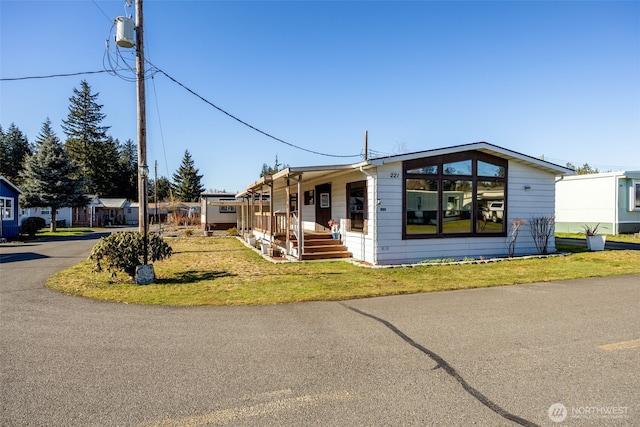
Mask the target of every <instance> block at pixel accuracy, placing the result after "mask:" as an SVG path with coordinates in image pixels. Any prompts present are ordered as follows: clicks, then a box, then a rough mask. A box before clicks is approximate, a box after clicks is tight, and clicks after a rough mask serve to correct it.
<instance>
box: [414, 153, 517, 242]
mask: <svg viewBox="0 0 640 427" xmlns="http://www.w3.org/2000/svg"><path fill="white" fill-rule="evenodd" d="M403 170H404V198H403V209H404V212H405V221H404V227H403V238H407V239H415V238H428V237H462V236H482V235H485V236H486V235H494V236H495V235H505V234H506V225H505V224H504V221H503V219H504V218H506V214H505V213H506V207H507V201H506V182H507V161H506V160H505V159H501V158H499V157H494V156H491V155H488V154H484V153H480V152H475V151H470V152H465V153H456V154H451V155H444V156H437V157H429V158H423V159H415V160H409V161H407V162H405V163H404V167H403Z"/></svg>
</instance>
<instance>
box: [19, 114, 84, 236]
mask: <svg viewBox="0 0 640 427" xmlns="http://www.w3.org/2000/svg"><path fill="white" fill-rule="evenodd" d="M49 125H50V123H49ZM45 134H46V135H47V136H46V137H44V139H42V140H39V141H38V150H37V151H36V153H35V154H34V155H33V156H29V157H28V158H27V160H26V162H25V168H24V170H23V171H22V172H21V173H20V176H21V178H22V180H23V181H22V191H23V193H24V194H23V196H24V199H23V200H24V202H23V203H24V205H25V206H26V207H42V208H51V231H56V210H57V209H59V208H62V207H75V206H85V205H86V204H87V202H88V201H87V200H86V198H85V196H84V195H83V192H82V181H81V180H80V179H79V178H75V177H76V176H77V174H78V169H79V168H78V167H77V166H75V165H74V164H73V163H72V162H71V159H70V158H69V156H68V154H67V152H66V151H65V150H64V147H63V146H62V143H61V142H60V140H59V139H58V137H57V136H56V135H55V133H53V131H51V129H50V126H47V122H45V124H44V125H43V127H42V133H41V135H45Z"/></svg>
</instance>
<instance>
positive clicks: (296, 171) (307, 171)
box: [236, 162, 367, 198]
mask: <svg viewBox="0 0 640 427" xmlns="http://www.w3.org/2000/svg"><path fill="white" fill-rule="evenodd" d="M360 165H363V166H364V165H367V163H366V162H360V163H355V164H345V165H324V166H297V167H293V166H290V167H287V168H285V169H283V170H281V171H279V172H277V173H275V174H273V175H266V176H263V177H261V178H260V179H259V180H257V181H255V182H254V183H252V184H250V185H248V186H247V188H245V190H244V191H242V192H240V193H238V194H236V198H242V197H247V196H248V195H250V194H252V193H255V192H257V191H259V190H260V189H261V188H263V187H264V186H266V185H269V184H271V183H274V182H278V181H282V180H284V179H286V178H294V177H297V176H300V175H303V174H304V176H305V177H307V178H310V179H313V178H315V177H319V176H322V175H326V174H329V173H334V172H341V171H349V170H353V169H357V168H358V167H359V166H360Z"/></svg>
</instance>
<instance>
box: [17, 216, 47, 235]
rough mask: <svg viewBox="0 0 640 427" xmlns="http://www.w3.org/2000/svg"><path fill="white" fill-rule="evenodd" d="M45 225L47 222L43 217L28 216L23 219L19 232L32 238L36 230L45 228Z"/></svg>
mask: <svg viewBox="0 0 640 427" xmlns="http://www.w3.org/2000/svg"><path fill="white" fill-rule="evenodd" d="M46 226H47V223H46V222H45V220H44V218H40V217H39V216H30V217H29V218H27V219H25V220H24V222H23V223H22V225H21V226H20V233H21V234H28V235H29V237H31V238H34V237H36V233H37V232H38V230H40V229H42V228H45V227H46Z"/></svg>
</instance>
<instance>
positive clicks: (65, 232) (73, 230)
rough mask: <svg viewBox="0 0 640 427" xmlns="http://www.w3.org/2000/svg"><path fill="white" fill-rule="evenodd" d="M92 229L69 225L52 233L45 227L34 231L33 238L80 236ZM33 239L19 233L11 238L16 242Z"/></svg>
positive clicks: (90, 231)
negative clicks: (34, 235)
mask: <svg viewBox="0 0 640 427" xmlns="http://www.w3.org/2000/svg"><path fill="white" fill-rule="evenodd" d="M94 231H95V230H93V229H91V228H87V227H69V228H57V229H56V232H55V233H52V232H51V231H50V230H49V228H46V229H45V228H43V229H42V230H39V231H38V232H37V233H36V237H35V238H34V239H40V238H43V237H46V238H56V237H60V238H63V237H64V238H68V237H76V236H82V235H83V234H87V233H92V232H94ZM34 239H31V238H30V237H29V236H26V235H19V236H16V237H15V238H14V239H13V240H14V241H17V242H27V241H31V240H34Z"/></svg>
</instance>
